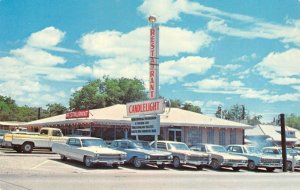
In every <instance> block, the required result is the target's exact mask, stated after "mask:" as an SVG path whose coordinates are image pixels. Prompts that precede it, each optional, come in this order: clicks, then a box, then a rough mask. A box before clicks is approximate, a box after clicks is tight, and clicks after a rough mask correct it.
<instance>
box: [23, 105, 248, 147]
mask: <svg viewBox="0 0 300 190" xmlns="http://www.w3.org/2000/svg"><path fill="white" fill-rule="evenodd" d="M126 116H127V113H126V105H121V104H117V105H113V106H110V107H106V108H101V109H93V110H89V114H88V116H87V117H86V118H70V117H69V119H67V118H68V117H66V114H62V115H58V116H54V117H49V118H45V119H40V120H36V121H32V122H29V123H26V124H23V125H22V126H25V127H27V128H28V131H39V129H40V128H41V127H56V128H60V129H61V130H62V132H63V133H64V134H65V135H72V134H76V131H78V130H79V131H80V130H81V131H85V132H86V131H89V133H90V135H91V136H94V137H100V138H103V139H104V140H107V141H109V140H114V139H121V138H125V137H128V138H131V139H136V138H138V139H142V140H147V141H152V140H154V137H153V136H138V137H136V136H131V135H130V134H131V132H130V128H131V127H130V126H131V119H130V118H128V117H126ZM250 128H252V127H251V126H249V125H245V124H242V123H238V122H233V121H228V120H224V119H219V118H216V117H211V116H207V115H203V114H199V113H195V112H191V111H187V110H182V109H179V108H171V109H170V110H169V111H168V112H166V113H164V114H162V115H160V135H159V137H158V138H159V139H160V140H171V141H181V142H185V143H187V144H188V145H194V144H197V143H211V144H221V145H227V144H243V143H244V131H245V129H250Z"/></svg>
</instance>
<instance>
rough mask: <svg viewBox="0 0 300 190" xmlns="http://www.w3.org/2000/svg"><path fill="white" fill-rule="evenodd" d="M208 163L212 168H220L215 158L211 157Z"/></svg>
mask: <svg viewBox="0 0 300 190" xmlns="http://www.w3.org/2000/svg"><path fill="white" fill-rule="evenodd" d="M210 165H211V167H212V169H214V170H218V169H220V164H219V161H218V160H217V159H213V160H212V161H211V164H210Z"/></svg>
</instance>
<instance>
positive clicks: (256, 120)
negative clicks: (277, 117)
mask: <svg viewBox="0 0 300 190" xmlns="http://www.w3.org/2000/svg"><path fill="white" fill-rule="evenodd" d="M261 119H262V115H254V116H253V117H252V118H251V117H250V116H247V124H249V125H259V124H261V122H260V120H261Z"/></svg>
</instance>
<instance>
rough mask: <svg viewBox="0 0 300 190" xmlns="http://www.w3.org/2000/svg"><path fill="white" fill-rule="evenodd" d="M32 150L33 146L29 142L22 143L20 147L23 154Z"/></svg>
mask: <svg viewBox="0 0 300 190" xmlns="http://www.w3.org/2000/svg"><path fill="white" fill-rule="evenodd" d="M32 149H33V144H32V143H30V142H25V143H23V145H22V151H23V152H24V153H31V152H32Z"/></svg>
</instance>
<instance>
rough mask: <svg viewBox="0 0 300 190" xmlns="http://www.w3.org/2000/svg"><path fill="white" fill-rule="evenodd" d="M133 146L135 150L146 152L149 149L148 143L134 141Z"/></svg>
mask: <svg viewBox="0 0 300 190" xmlns="http://www.w3.org/2000/svg"><path fill="white" fill-rule="evenodd" d="M134 145H135V147H136V148H142V149H148V150H150V149H151V147H150V145H149V143H148V142H146V141H134Z"/></svg>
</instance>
